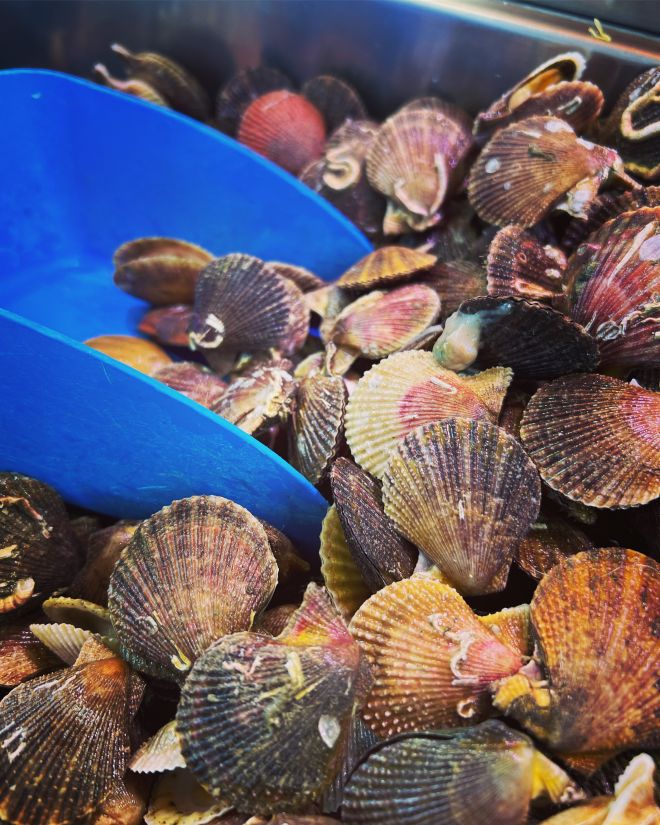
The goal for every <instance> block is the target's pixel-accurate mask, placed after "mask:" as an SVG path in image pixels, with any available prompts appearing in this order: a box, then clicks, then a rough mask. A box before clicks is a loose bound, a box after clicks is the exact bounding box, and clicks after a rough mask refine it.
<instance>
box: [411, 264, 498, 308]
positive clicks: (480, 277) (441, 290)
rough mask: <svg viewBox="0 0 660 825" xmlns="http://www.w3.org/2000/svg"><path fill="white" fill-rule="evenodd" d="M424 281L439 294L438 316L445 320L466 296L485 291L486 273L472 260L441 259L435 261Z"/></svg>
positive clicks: (476, 294)
mask: <svg viewBox="0 0 660 825" xmlns="http://www.w3.org/2000/svg"><path fill="white" fill-rule="evenodd" d="M424 283H426V284H428V286H430V287H433V289H435V291H436V292H437V293H438V295H439V296H440V302H441V306H440V318H441V319H442V320H443V321H446V320H447V318H448V317H449V316H450V315H452V314H453V313H454V312H456V310H457V309H458V308H459V306H460V305H461V304H462V303H463V301H466V300H467V299H468V298H476V297H477V296H478V295H485V294H486V292H487V286H486V273H485V271H484V269H483V267H482V266H481V265H480V264H478V263H475V262H474V261H463V260H456V261H443V262H439V263H437V264H436V265H435V266H434V267H433V268H432V269H431V270H430V272H429V274H428V275H427V276H426V277H425V279H424Z"/></svg>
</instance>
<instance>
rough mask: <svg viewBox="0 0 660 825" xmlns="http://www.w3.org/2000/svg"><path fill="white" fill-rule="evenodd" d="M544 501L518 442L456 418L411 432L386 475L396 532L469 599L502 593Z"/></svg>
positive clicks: (385, 487)
mask: <svg viewBox="0 0 660 825" xmlns="http://www.w3.org/2000/svg"><path fill="white" fill-rule="evenodd" d="M540 502H541V483H540V480H539V477H538V473H537V472H536V469H535V467H534V465H533V464H532V462H531V461H530V460H529V459H528V458H527V456H526V455H525V453H524V451H523V449H522V448H521V446H520V444H519V443H518V442H517V441H516V440H515V439H514V438H512V437H511V436H510V435H508V434H507V433H505V432H504V430H501V429H500V428H499V427H495V426H494V425H492V424H489V423H487V422H485V421H470V420H468V419H465V418H452V419H446V420H445V421H441V422H437V423H435V424H427V425H425V426H423V427H419V428H418V429H416V430H413V431H412V432H411V433H409V434H408V435H407V436H406V437H405V438H404V439H403V441H401V442H400V444H399V445H398V447H397V448H396V450H394V451H393V452H392V455H391V457H390V459H389V462H388V464H387V467H386V469H385V475H384V477H383V503H384V505H385V512H386V514H387V515H388V516H389V517H390V518H391V519H392V521H393V522H394V524H395V525H396V528H397V529H398V530H399V531H400V532H401V533H402V534H403V535H404V536H405V537H406V538H407V539H408V540H409V541H411V542H413V544H415V545H416V546H417V547H419V548H420V549H421V550H422V551H423V552H424V553H425V554H426V555H427V556H428V557H429V558H430V559H431V561H433V562H434V563H435V564H437V565H438V567H439V568H440V570H441V571H442V572H443V573H444V574H445V575H446V576H448V577H449V579H450V580H451V581H452V582H454V583H455V585H456V587H457V589H458V590H459V591H460V592H461V593H465V594H468V595H478V594H481V593H488V592H492V591H493V590H501V589H503V588H504V586H505V584H506V574H507V571H508V569H509V567H510V565H511V561H512V559H513V554H514V552H515V549H516V547H517V545H518V544H519V543H520V541H521V540H522V539H523V537H524V536H525V535H526V533H527V532H528V530H529V528H530V526H531V525H532V524H533V522H534V520H535V519H536V517H537V515H538V512H539V507H540Z"/></svg>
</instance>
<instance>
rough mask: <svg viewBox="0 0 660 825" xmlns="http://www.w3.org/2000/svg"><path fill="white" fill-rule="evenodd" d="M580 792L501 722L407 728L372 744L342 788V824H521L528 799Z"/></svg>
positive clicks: (567, 796)
mask: <svg viewBox="0 0 660 825" xmlns="http://www.w3.org/2000/svg"><path fill="white" fill-rule="evenodd" d="M540 795H547V796H550V798H551V799H552V800H553V801H558V800H560V799H561V800H563V801H568V800H571V799H574V798H576V797H577V798H579V796H580V795H579V791H578V789H577V788H576V786H575V784H574V783H573V782H572V781H571V779H570V777H569V776H568V775H567V774H566V773H564V771H562V770H561V768H559V767H558V766H557V765H555V764H554V763H553V762H551V761H550V760H549V759H547V758H546V757H545V756H543V755H542V754H541V753H539V751H537V750H536V748H535V747H534V745H533V743H532V741H531V740H530V739H528V738H527V737H526V736H524V735H523V734H521V733H518V732H517V731H512V730H509V729H508V728H507V727H506V726H505V725H503V724H502V723H501V722H497V721H489V722H484V723H483V724H481V725H478V726H477V727H474V728H470V729H469V730H465V731H456V732H454V733H451V734H449V733H442V732H436V733H434V732H428V733H419V734H406V735H405V736H401V737H400V738H398V739H395V740H393V741H391V742H387V743H384V744H383V745H381V746H380V747H378V748H376V749H374V750H373V751H372V752H371V753H370V754H369V755H368V757H367V759H366V760H365V761H364V762H363V763H362V764H361V765H360V766H358V768H357V770H356V771H355V773H354V774H353V776H352V777H351V780H350V782H349V783H348V786H347V788H346V794H345V799H344V807H343V814H344V817H343V821H345V822H346V823H347V825H367V823H388V825H439V824H440V823H442V825H466V823H469V824H470V825H524V823H525V822H527V814H528V809H529V803H530V800H531V799H533V798H535V797H537V796H540Z"/></svg>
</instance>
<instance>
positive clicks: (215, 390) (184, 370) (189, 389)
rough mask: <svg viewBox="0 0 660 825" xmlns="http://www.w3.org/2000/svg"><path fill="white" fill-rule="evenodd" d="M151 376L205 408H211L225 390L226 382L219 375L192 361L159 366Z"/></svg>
mask: <svg viewBox="0 0 660 825" xmlns="http://www.w3.org/2000/svg"><path fill="white" fill-rule="evenodd" d="M153 378H155V379H156V381H161V382H162V383H163V384H167V386H168V387H170V389H173V390H176V391H177V392H180V393H181V394H182V395H185V396H186V398H190V400H191V401H196V402H197V403H198V404H201V405H202V406H203V407H206V408H207V409H213V408H214V407H215V406H216V405H217V404H218V402H219V401H220V399H221V398H222V396H223V395H224V394H225V391H226V390H227V383H226V382H225V381H223V380H222V378H220V376H219V375H216V374H215V373H214V372H211V370H209V369H207V368H206V367H203V366H202V365H201V364H195V363H194V362H192V361H176V362H175V363H173V364H168V365H167V366H165V367H161V368H160V369H159V370H157V371H156V372H155V373H154V374H153Z"/></svg>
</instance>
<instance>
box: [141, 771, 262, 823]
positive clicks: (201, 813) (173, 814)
mask: <svg viewBox="0 0 660 825" xmlns="http://www.w3.org/2000/svg"><path fill="white" fill-rule="evenodd" d="M232 810H233V809H232V807H231V806H230V805H229V803H227V802H225V801H223V800H216V799H214V798H213V797H212V796H211V794H210V793H208V792H207V791H205V790H204V788H203V787H202V786H201V785H200V784H199V782H198V781H197V780H196V779H195V777H194V776H193V775H192V773H191V772H190V771H189V770H187V769H186V768H177V770H175V771H168V772H167V773H165V774H163V775H162V776H159V777H158V778H157V780H156V783H155V785H154V787H153V790H152V792H151V798H150V799H149V809H148V811H147V813H146V814H145V817H144V821H145V823H146V825H244V823H245V822H246V816H243V815H242V814H241V815H240V816H239V815H238V814H232V813H231V811H232ZM255 825H258V823H255Z"/></svg>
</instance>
